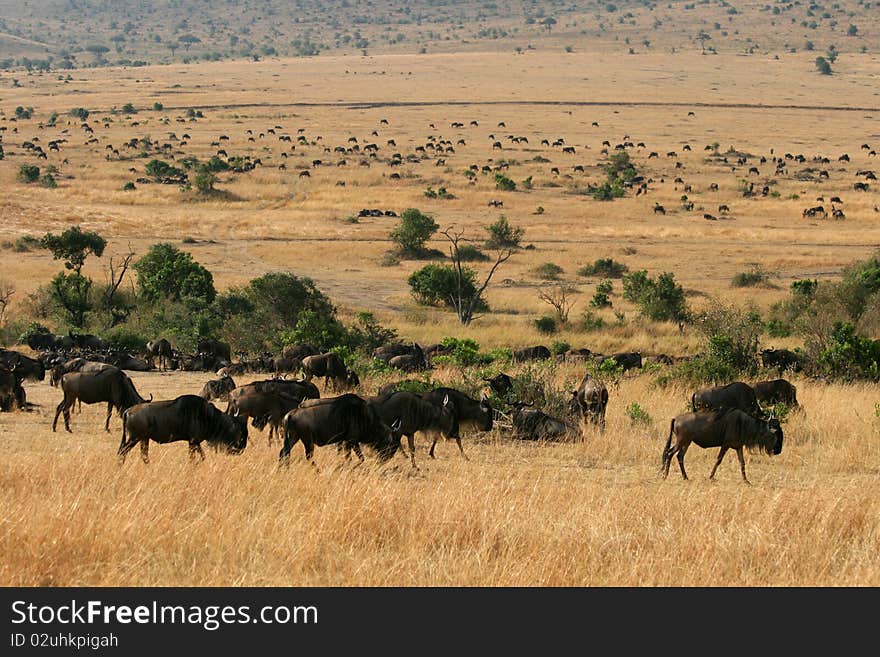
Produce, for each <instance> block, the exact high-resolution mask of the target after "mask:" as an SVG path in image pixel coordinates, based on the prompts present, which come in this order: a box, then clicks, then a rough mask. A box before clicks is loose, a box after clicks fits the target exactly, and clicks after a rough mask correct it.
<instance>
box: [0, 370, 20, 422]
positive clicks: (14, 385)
mask: <svg viewBox="0 0 880 657" xmlns="http://www.w3.org/2000/svg"><path fill="white" fill-rule="evenodd" d="M26 404H27V399H26V395H25V392H24V388H23V387H22V385H21V379H19V378H18V377H17V376H16V375H15V367H14V366H13V368H12V369H11V370H8V369H6V368H5V367H0V411H3V412H6V411H11V410H12V409H13V408H16V407H17V408H19V409H21V408H25V406H26Z"/></svg>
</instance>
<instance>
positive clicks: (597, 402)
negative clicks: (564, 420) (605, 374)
mask: <svg viewBox="0 0 880 657" xmlns="http://www.w3.org/2000/svg"><path fill="white" fill-rule="evenodd" d="M607 407H608V388H606V387H605V384H604V383H602V382H600V381H597V380H596V379H594V378H593V377H592V376H590V373H589V372H587V373H586V374H584V378H583V379H581V383H580V385H579V386H578V387H577V389H576V390H572V391H571V402H570V411H571V413H572V415H576V416H578V417H582V418H584V419H586V420H588V421H590V422H592V423H593V424H595V425H596V426H597V427H599V430H600V431H603V432H604V431H605V409H606V408H607Z"/></svg>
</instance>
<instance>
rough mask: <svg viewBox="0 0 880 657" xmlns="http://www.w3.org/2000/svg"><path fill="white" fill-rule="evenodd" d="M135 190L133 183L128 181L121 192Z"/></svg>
mask: <svg viewBox="0 0 880 657" xmlns="http://www.w3.org/2000/svg"><path fill="white" fill-rule="evenodd" d="M135 189H136V187H135V186H134V183H133V182H131V181H130V180H129V181H128V182H127V183H125V184H124V185H123V186H122V191H123V192H131V191H134V190H135Z"/></svg>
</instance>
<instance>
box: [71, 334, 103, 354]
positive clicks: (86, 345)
mask: <svg viewBox="0 0 880 657" xmlns="http://www.w3.org/2000/svg"><path fill="white" fill-rule="evenodd" d="M67 335H68V336H69V337H70V339H71V340H73V345H74V346H75V347H76V348H78V349H92V350H95V351H101V350H102V349H107V348H108V347H109V346H110V345H109V344H108V342H107V341H106V340H104V339H103V338H99V337H98V336H97V335H92V334H91V333H74V332H73V331H68V332H67Z"/></svg>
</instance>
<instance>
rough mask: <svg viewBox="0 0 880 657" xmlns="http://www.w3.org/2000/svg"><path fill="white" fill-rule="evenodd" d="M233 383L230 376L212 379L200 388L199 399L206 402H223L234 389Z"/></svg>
mask: <svg viewBox="0 0 880 657" xmlns="http://www.w3.org/2000/svg"><path fill="white" fill-rule="evenodd" d="M235 387H236V386H235V381H234V380H233V379H232V377H231V376H228V375H227V376H221V377H220V378H219V379H212V380H211V381H208V382H207V383H206V384H205V385H203V386H202V389H201V391H200V392H199V397H201V398H202V399H204V400H206V401H211V400H212V399H218V400H220V401H225V400H227V399H228V398H229V393H230V392H231V391H233V390H234V389H235Z"/></svg>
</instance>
